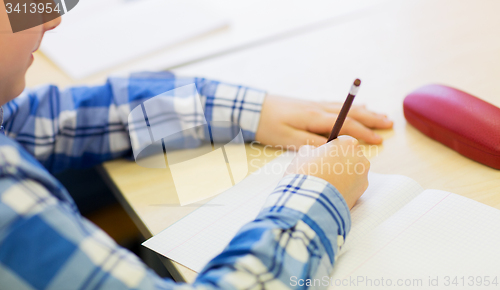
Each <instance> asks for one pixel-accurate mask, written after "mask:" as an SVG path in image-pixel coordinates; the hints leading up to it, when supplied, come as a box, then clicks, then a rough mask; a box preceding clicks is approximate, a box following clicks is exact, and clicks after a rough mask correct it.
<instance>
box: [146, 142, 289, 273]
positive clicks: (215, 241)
mask: <svg viewBox="0 0 500 290" xmlns="http://www.w3.org/2000/svg"><path fill="white" fill-rule="evenodd" d="M294 156H295V154H294V152H285V153H283V154H282V155H281V156H279V157H278V158H276V159H275V160H273V161H271V162H269V163H268V164H266V165H265V166H264V167H263V168H261V169H260V170H258V171H257V172H254V173H252V174H251V175H250V176H248V177H247V178H245V179H244V180H242V181H240V182H239V183H238V184H236V185H235V186H233V187H232V188H230V189H228V190H226V191H225V192H223V193H221V194H219V195H218V196H216V197H215V198H213V199H212V200H210V201H209V202H207V203H206V204H204V205H203V206H202V207H200V208H198V209H197V210H195V211H194V212H192V213H190V214H189V215H187V216H186V217H184V218H183V219H181V220H180V221H178V222H176V223H175V224H173V225H171V226H170V227H168V228H167V229H165V230H163V231H162V232H160V233H159V234H157V235H155V236H154V237H152V238H150V239H149V240H147V241H146V242H144V243H143V245H144V246H146V247H147V248H150V249H151V250H153V251H155V252H157V253H159V254H161V255H163V256H166V257H168V258H170V259H172V260H174V261H176V262H178V263H180V264H182V265H184V266H186V267H188V268H190V269H192V270H194V271H196V272H199V271H201V270H202V269H203V267H204V266H205V265H206V264H207V263H208V262H209V261H210V260H211V259H212V258H214V257H215V256H216V255H217V254H219V253H220V252H222V250H224V248H225V247H226V246H227V244H229V242H230V241H231V239H232V238H233V237H234V235H235V234H236V233H237V232H238V230H239V229H240V228H241V227H242V226H243V225H245V224H246V223H248V222H250V221H252V220H254V219H255V217H256V216H257V214H258V213H259V211H260V209H261V208H262V205H263V204H264V202H265V201H266V199H267V196H268V195H269V194H270V193H271V191H272V190H273V189H274V188H275V187H276V185H277V184H278V182H279V181H280V180H281V178H282V177H283V174H284V172H285V169H286V167H287V166H288V164H289V163H290V162H291V161H292V159H293V157H294Z"/></svg>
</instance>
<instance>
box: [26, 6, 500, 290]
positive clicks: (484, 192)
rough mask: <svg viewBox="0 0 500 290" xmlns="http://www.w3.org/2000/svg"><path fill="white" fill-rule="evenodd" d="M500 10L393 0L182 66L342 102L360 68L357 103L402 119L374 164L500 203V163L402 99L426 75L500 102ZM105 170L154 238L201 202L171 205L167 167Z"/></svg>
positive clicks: (119, 165)
mask: <svg viewBox="0 0 500 290" xmlns="http://www.w3.org/2000/svg"><path fill="white" fill-rule="evenodd" d="M497 11H500V2H498V1H495V0H490V1H481V2H480V3H478V2H477V1H473V0H467V1H465V0H438V1H436V0H413V1H391V2H389V3H387V4H384V5H381V6H377V7H375V8H371V9H370V10H369V11H365V12H364V15H363V17H361V18H354V19H352V20H349V19H344V21H342V22H338V23H334V25H332V26H329V27H325V28H322V29H318V30H316V31H313V32H310V33H307V34H302V35H300V36H297V37H292V38H289V39H284V40H280V41H278V42H274V43H269V44H266V45H262V46H259V47H254V48H252V49H251V50H248V51H243V52H238V53H234V54H230V55H227V56H224V57H219V58H216V59H212V60H207V61H204V62H200V63H196V64H193V65H190V66H186V67H182V68H179V69H177V70H176V72H177V73H180V74H184V75H203V76H206V77H210V78H214V79H221V80H224V81H227V82H234V83H241V84H246V85H251V86H255V87H260V88H264V89H267V90H269V91H270V92H271V93H276V94H281V95H287V96H294V97H298V98H306V99H311V100H320V99H329V100H337V101H342V100H343V99H344V98H345V93H346V91H347V90H348V88H349V85H350V83H351V82H352V80H353V79H354V78H356V77H359V78H361V79H362V80H363V87H362V88H361V90H360V93H359V95H358V97H357V100H356V102H357V103H365V104H367V105H368V107H369V108H371V109H374V110H376V111H380V112H385V113H388V114H389V115H390V117H391V118H393V119H394V120H395V128H394V130H391V131H387V132H381V134H383V135H384V137H385V138H386V140H385V142H384V145H382V146H378V147H375V148H372V151H370V152H371V153H372V154H373V156H371V157H370V161H371V163H372V170H373V171H375V172H379V173H392V174H404V175H407V176H409V177H411V178H413V179H415V180H416V181H418V182H419V183H420V184H421V185H422V186H423V187H424V188H435V189H442V190H447V191H452V192H455V193H457V194H460V195H463V196H466V197H469V198H472V199H475V200H477V201H479V202H482V203H485V204H488V205H490V206H493V207H496V208H500V171H497V170H494V169H491V168H488V167H486V166H483V165H481V164H478V163H476V162H473V161H471V160H469V159H467V158H465V157H463V156H461V155H459V154H457V153H455V152H454V151H452V150H450V149H448V148H447V147H445V146H443V145H440V144H439V143H437V142H434V141H432V140H430V139H429V138H426V137H425V136H424V135H422V134H421V133H419V132H418V131H416V130H415V129H414V128H412V127H411V126H409V125H407V124H406V122H405V119H404V117H403V114H402V100H403V98H404V97H405V96H406V95H407V94H408V93H409V92H410V91H412V90H413V89H415V88H417V87H419V86H421V85H424V84H428V83H443V84H448V85H451V86H454V87H457V88H460V89H462V90H465V91H468V92H470V93H472V94H475V95H477V96H479V97H481V98H483V99H485V100H487V101H489V102H491V103H493V104H495V105H496V106H500V83H499V80H500V38H499V37H498V35H500V18H499V17H498V15H497V13H498V12H497ZM35 69H36V68H35ZM39 72H40V70H38V73H39ZM33 73H34V72H33ZM30 78H34V76H33V74H32V73H31V74H30V76H29V78H28V79H30ZM28 83H32V82H28ZM443 113H444V114H445V113H446V112H443ZM499 130H500V128H499ZM377 150H378V153H377ZM374 152H375V153H377V154H375V153H374ZM270 159H272V158H271V157H269V158H267V159H266V158H264V159H262V160H260V161H259V162H261V164H263V163H264V162H267V161H269V160H270ZM103 170H104V171H106V172H107V174H108V176H109V177H110V180H111V181H112V182H113V183H114V185H115V186H116V189H117V190H118V191H119V192H120V194H121V196H122V197H123V198H122V201H123V202H124V204H125V205H126V206H128V208H129V210H130V213H131V214H132V215H133V216H134V217H135V220H136V221H137V222H139V223H140V224H142V231H143V234H145V235H146V237H147V236H148V234H156V233H158V232H160V231H161V230H163V229H164V228H166V227H167V226H168V225H170V224H172V223H174V222H175V221H177V220H179V219H180V218H181V217H182V216H184V215H186V214H187V213H189V212H190V211H192V210H194V209H195V208H194V207H183V208H179V207H174V206H171V205H172V204H173V203H174V200H173V198H172V195H171V194H170V195H169V186H171V185H170V184H171V183H169V182H168V179H167V178H168V177H167V176H166V175H165V174H157V175H154V174H153V175H152V174H151V172H149V171H148V170H147V169H142V168H141V167H139V166H137V165H136V164H134V163H133V162H128V161H124V160H116V161H113V162H108V163H106V164H104V165H103ZM169 265H170V266H169V267H170V268H169V270H171V271H173V274H174V276H176V277H175V278H177V279H180V276H182V277H183V278H184V279H186V280H187V281H192V279H193V278H194V277H195V273H194V272H193V271H190V270H188V269H186V268H184V267H182V266H179V265H175V266H174V267H172V264H169ZM176 271H178V272H176Z"/></svg>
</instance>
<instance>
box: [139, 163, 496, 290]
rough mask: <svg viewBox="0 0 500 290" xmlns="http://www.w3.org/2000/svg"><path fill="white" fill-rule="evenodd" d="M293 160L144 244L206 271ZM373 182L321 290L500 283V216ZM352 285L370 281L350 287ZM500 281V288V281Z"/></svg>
mask: <svg viewBox="0 0 500 290" xmlns="http://www.w3.org/2000/svg"><path fill="white" fill-rule="evenodd" d="M292 158H293V154H291V153H286V154H283V155H282V156H280V157H278V158H276V159H275V160H274V161H272V162H270V163H268V164H267V165H266V166H264V167H263V168H262V169H261V170H259V171H257V172H255V173H253V174H251V175H249V176H248V177H247V178H246V179H244V180H243V181H241V182H240V183H239V184H237V185H236V186H234V187H233V188H231V189H229V190H227V191H225V192H223V193H222V194H220V195H219V196H217V197H216V198H214V199H212V200H211V201H209V202H208V203H207V204H205V205H204V206H202V207H200V208H199V209H197V210H196V211H194V212H192V213H191V214H189V215H188V216H186V217H184V218H183V219H181V220H180V221H178V222H177V223H175V224H173V225H172V226H170V227H169V228H167V229H165V230H164V231H162V232H161V233H159V234H158V235H156V236H154V237H152V238H151V239H149V240H147V241H146V242H144V243H143V245H144V246H146V247H148V248H150V249H152V250H153V251H156V252H158V253H160V254H162V255H164V256H166V257H168V258H170V259H172V260H174V261H176V262H178V263H180V264H182V265H184V266H186V267H188V268H190V269H192V270H194V271H197V272H199V271H200V270H201V269H202V268H203V267H204V265H205V264H206V263H207V262H208V261H209V260H210V259H212V258H213V257H215V256H216V255H217V254H218V253H220V252H221V251H222V250H223V249H224V247H225V246H226V245H227V244H228V243H229V241H230V240H231V238H232V237H233V236H234V235H235V234H236V232H237V231H238V230H239V229H240V228H241V227H242V226H243V225H244V224H245V223H247V222H249V221H251V220H252V219H254V218H255V216H256V215H257V213H258V212H259V210H260V208H261V206H262V204H263V203H264V201H265V199H266V197H267V196H268V194H269V193H270V192H271V191H272V190H273V188H274V187H275V186H276V184H277V183H278V182H279V180H280V179H281V177H282V175H283V172H280V170H283V171H284V169H285V168H286V165H287V164H289V162H290V161H291V159H292ZM369 182H370V185H369V187H368V189H367V190H366V192H365V193H364V194H363V196H362V197H361V198H360V199H359V201H358V202H357V203H356V205H355V207H354V208H353V209H352V211H351V217H352V228H351V231H350V233H349V234H348V236H347V238H346V241H345V243H344V246H343V247H342V248H341V251H340V252H339V254H338V256H337V261H336V264H335V267H334V271H333V273H332V276H331V278H329V279H324V280H322V281H321V283H326V282H327V283H328V285H332V286H340V289H342V287H345V288H348V289H358V288H359V289H366V288H367V287H370V286H372V287H376V286H374V285H369V284H366V283H370V280H371V283H372V284H373V283H379V286H378V287H381V286H380V283H381V279H383V280H384V281H385V282H387V281H388V280H391V281H392V282H391V283H393V284H394V285H392V287H391V288H393V289H398V288H399V287H398V285H396V284H397V283H398V281H399V280H398V279H402V280H401V281H402V283H403V284H404V283H406V279H409V281H410V282H411V283H417V284H418V283H419V281H421V285H418V288H426V287H429V288H432V289H435V288H436V287H435V286H434V285H432V283H435V282H436V280H435V278H437V279H438V283H439V285H441V286H443V285H444V284H443V283H446V281H447V280H446V279H448V280H449V281H450V283H452V282H453V279H455V282H457V283H459V284H460V285H453V286H454V289H460V287H462V286H463V287H465V288H466V287H470V286H468V285H467V283H470V282H469V281H468V279H469V276H471V277H474V278H473V279H476V280H474V281H475V282H474V283H476V284H477V282H478V281H479V280H478V279H482V280H484V279H485V278H484V277H486V276H489V278H487V279H489V280H490V283H491V282H492V281H493V278H494V277H496V276H500V273H499V272H498V269H500V211H499V210H497V209H495V208H492V207H489V206H486V205H484V204H481V203H479V202H476V201H473V200H471V199H468V198H465V197H462V196H459V195H456V194H453V193H450V192H445V191H440V190H424V189H423V188H422V187H421V186H420V185H419V184H418V183H417V182H416V181H414V180H412V179H411V178H408V177H405V176H400V175H383V174H377V173H372V172H370V173H369ZM495 275H496V276H495ZM462 276H463V277H464V278H463V279H462ZM446 277H448V278H446ZM477 277H479V278H477ZM456 278H458V280H457V279H456ZM352 279H354V280H356V281H358V280H361V279H364V280H365V282H359V281H358V282H359V283H358V284H356V285H353V284H352V283H351V284H349V283H350V281H352ZM376 279H378V280H377V281H378V282H377V281H375V280H376ZM419 279H421V280H419ZM462 281H463V282H464V283H463V284H464V285H462ZM497 281H498V283H499V285H500V277H499V278H497ZM336 283H337V285H335V284H336ZM342 283H344V284H346V283H347V284H349V285H347V286H346V285H344V286H342ZM476 284H475V285H476ZM407 286H408V285H406V286H405V285H402V286H401V287H402V288H403V289H407V288H405V287H407ZM337 288H339V287H335V289H337ZM469 289H471V288H469Z"/></svg>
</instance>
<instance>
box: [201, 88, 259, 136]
mask: <svg viewBox="0 0 500 290" xmlns="http://www.w3.org/2000/svg"><path fill="white" fill-rule="evenodd" d="M266 95H267V93H266V92H265V91H262V90H258V89H253V88H248V87H239V86H233V85H227V84H221V83H219V84H218V85H217V89H216V92H215V94H214V96H213V98H207V100H206V104H205V110H206V111H210V110H211V112H206V115H207V117H210V120H209V121H227V120H230V121H231V122H232V123H233V124H236V125H238V126H239V127H240V128H241V130H242V132H243V136H244V139H245V142H251V141H255V134H256V132H257V128H258V126H259V122H260V117H261V110H262V104H263V103H264V99H265V97H266ZM210 107H211V108H210Z"/></svg>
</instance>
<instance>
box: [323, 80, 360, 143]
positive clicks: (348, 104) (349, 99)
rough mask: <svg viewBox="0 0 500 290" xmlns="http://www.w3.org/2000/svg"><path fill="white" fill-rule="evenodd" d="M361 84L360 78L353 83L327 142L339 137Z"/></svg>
mask: <svg viewBox="0 0 500 290" xmlns="http://www.w3.org/2000/svg"><path fill="white" fill-rule="evenodd" d="M360 85H361V80H360V79H356V80H355V81H354V83H353V84H352V87H351V90H350V91H349V95H347V99H346V100H345V102H344V105H342V109H340V113H339V115H338V117H337V121H335V125H333V128H332V132H331V133H330V137H329V138H328V141H326V143H328V142H330V141H332V140H334V139H337V137H338V136H339V133H340V129H341V128H342V125H343V124H344V121H345V118H346V117H347V113H349V109H350V108H351V105H352V102H353V101H354V97H355V96H356V94H357V93H358V90H359V86H360Z"/></svg>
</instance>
